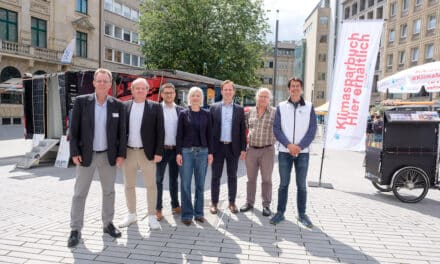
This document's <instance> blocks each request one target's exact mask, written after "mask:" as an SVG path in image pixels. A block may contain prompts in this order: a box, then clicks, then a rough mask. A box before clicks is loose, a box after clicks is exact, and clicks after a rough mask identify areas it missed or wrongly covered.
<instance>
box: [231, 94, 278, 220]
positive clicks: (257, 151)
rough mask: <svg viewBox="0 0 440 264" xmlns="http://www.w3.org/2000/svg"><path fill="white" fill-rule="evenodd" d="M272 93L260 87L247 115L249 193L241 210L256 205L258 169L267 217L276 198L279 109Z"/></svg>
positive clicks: (264, 213) (264, 210) (264, 214)
mask: <svg viewBox="0 0 440 264" xmlns="http://www.w3.org/2000/svg"><path fill="white" fill-rule="evenodd" d="M271 100H272V93H271V92H270V90H269V89H267V88H260V89H258V91H257V94H256V96H255V101H256V102H257V104H256V106H255V107H251V108H250V109H249V111H248V112H247V113H246V114H245V116H246V127H247V129H248V148H247V152H246V170H247V178H248V181H247V186H246V187H247V188H246V190H247V192H246V194H247V195H246V204H245V205H243V206H242V207H241V208H240V212H247V211H249V210H251V209H252V208H254V203H255V193H256V191H257V176H258V171H260V173H261V198H262V200H263V216H270V215H271V211H270V203H271V201H272V171H273V164H274V156H275V148H274V143H275V137H274V135H273V123H274V120H275V108H273V107H271V106H270V101H271Z"/></svg>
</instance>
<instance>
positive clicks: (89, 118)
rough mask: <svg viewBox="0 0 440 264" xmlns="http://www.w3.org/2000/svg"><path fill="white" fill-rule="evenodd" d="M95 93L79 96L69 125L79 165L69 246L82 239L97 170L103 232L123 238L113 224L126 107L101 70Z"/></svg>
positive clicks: (123, 152)
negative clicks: (85, 211)
mask: <svg viewBox="0 0 440 264" xmlns="http://www.w3.org/2000/svg"><path fill="white" fill-rule="evenodd" d="M93 86H94V87H95V93H94V94H88V95H82V96H78V97H76V99H75V103H74V105H73V110H72V122H71V126H70V135H69V138H70V155H71V156H72V160H73V163H74V164H75V165H76V180H75V190H74V195H73V198H72V209H71V214H70V227H71V230H72V231H71V232H70V236H69V240H68V242H67V246H68V247H74V246H76V245H77V244H78V243H79V239H80V238H81V229H82V227H83V223H84V207H85V203H86V198H87V194H88V192H89V189H90V184H91V182H92V179H93V174H94V173H95V170H98V173H99V178H100V180H101V187H102V222H103V224H104V229H103V230H104V233H108V234H109V235H110V236H112V237H120V236H121V232H119V230H117V229H116V228H115V227H114V225H113V223H112V221H113V216H114V211H115V210H114V207H115V179H116V167H115V165H116V166H118V167H120V166H122V164H123V162H124V159H125V157H126V139H127V137H126V128H125V112H124V106H123V104H122V103H121V102H119V101H118V100H117V99H116V98H113V97H111V96H109V95H108V92H109V90H110V88H111V87H112V74H111V72H110V71H109V70H107V69H98V70H96V72H95V74H94V79H93Z"/></svg>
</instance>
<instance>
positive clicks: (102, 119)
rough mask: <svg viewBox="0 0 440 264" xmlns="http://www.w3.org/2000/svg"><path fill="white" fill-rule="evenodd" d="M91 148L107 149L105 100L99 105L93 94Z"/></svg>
mask: <svg viewBox="0 0 440 264" xmlns="http://www.w3.org/2000/svg"><path fill="white" fill-rule="evenodd" d="M93 135H94V137H93V150H94V151H103V150H107V100H105V102H104V104H102V105H100V104H99V103H98V99H97V98H96V94H95V129H94V133H93Z"/></svg>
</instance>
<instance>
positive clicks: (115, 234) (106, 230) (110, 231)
mask: <svg viewBox="0 0 440 264" xmlns="http://www.w3.org/2000/svg"><path fill="white" fill-rule="evenodd" d="M103 231H104V233H107V234H109V235H110V236H112V237H114V238H118V237H121V232H120V231H119V230H118V229H117V228H116V227H115V226H114V225H113V223H110V224H108V225H107V226H106V227H104V229H103Z"/></svg>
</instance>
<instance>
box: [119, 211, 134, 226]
mask: <svg viewBox="0 0 440 264" xmlns="http://www.w3.org/2000/svg"><path fill="white" fill-rule="evenodd" d="M136 222H137V216H136V214H127V216H126V217H125V218H124V221H122V223H120V224H119V227H127V226H129V225H131V224H133V223H136Z"/></svg>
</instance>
